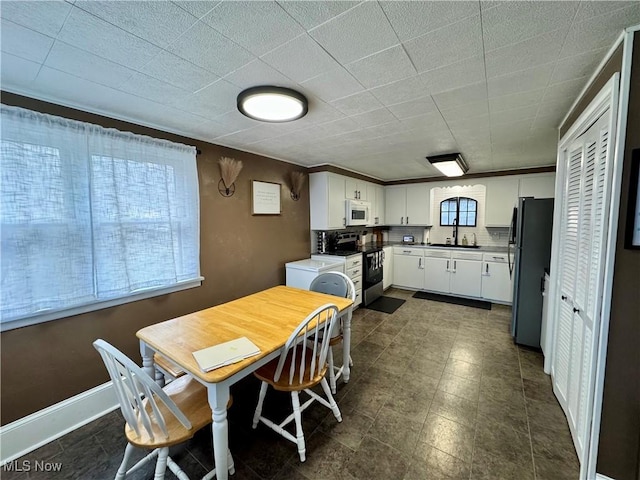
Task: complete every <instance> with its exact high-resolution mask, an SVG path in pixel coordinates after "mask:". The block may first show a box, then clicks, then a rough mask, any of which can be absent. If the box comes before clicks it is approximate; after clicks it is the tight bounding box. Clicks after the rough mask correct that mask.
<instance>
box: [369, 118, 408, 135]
mask: <svg viewBox="0 0 640 480" xmlns="http://www.w3.org/2000/svg"><path fill="white" fill-rule="evenodd" d="M406 129H407V126H406V125H404V124H403V123H402V122H391V123H385V124H384V125H376V126H375V127H369V128H367V129H366V130H367V135H371V136H372V137H386V136H393V135H397V134H400V133H402V132H404V131H405V130H406Z"/></svg>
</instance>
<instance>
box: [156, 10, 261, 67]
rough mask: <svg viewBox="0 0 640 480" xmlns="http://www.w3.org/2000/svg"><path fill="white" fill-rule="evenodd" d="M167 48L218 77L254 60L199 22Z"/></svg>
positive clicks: (238, 47)
mask: <svg viewBox="0 0 640 480" xmlns="http://www.w3.org/2000/svg"><path fill="white" fill-rule="evenodd" d="M167 50H168V51H169V52H171V53H173V54H175V55H177V56H179V57H181V58H184V59H185V60H188V61H190V62H191V63H193V64H195V65H197V66H199V67H202V68H204V69H205V70H209V71H211V72H213V73H215V74H216V75H218V76H220V77H223V76H225V75H226V74H228V73H230V72H232V71H234V70H236V69H238V68H240V67H241V66H243V65H245V64H247V63H249V62H250V61H252V60H254V59H255V57H254V56H253V55H252V54H251V53H249V52H248V51H247V50H245V49H244V48H242V47H241V46H240V45H238V44H236V43H234V42H232V41H231V40H229V39H228V38H226V37H224V36H223V35H222V34H221V33H219V32H217V31H216V30H214V29H213V28H211V27H209V26H208V25H206V24H204V23H202V22H198V23H196V24H195V25H194V26H193V27H192V28H191V29H189V30H188V31H187V32H186V33H185V34H184V35H182V36H181V37H180V38H179V39H178V40H177V41H176V42H174V43H173V44H172V45H170V46H169V47H168V48H167Z"/></svg>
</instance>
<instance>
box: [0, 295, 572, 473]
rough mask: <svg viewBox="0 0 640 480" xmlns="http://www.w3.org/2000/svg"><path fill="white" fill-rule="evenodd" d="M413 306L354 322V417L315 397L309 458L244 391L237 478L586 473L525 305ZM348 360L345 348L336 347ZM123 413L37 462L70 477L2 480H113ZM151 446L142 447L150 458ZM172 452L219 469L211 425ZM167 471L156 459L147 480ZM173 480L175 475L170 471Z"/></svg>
mask: <svg viewBox="0 0 640 480" xmlns="http://www.w3.org/2000/svg"><path fill="white" fill-rule="evenodd" d="M386 294H387V295H389V296H394V297H398V298H403V299H406V300H407V301H406V303H405V304H404V305H402V307H400V308H399V309H398V310H397V311H396V312H395V313H394V314H392V315H387V314H384V313H380V312H375V311H372V310H366V309H358V310H357V311H356V312H355V313H354V318H353V341H352V345H353V346H352V357H353V362H354V367H353V372H352V378H351V381H350V382H349V383H348V384H344V383H342V382H340V383H339V386H338V393H337V395H336V397H337V400H338V403H339V406H340V409H341V411H342V416H343V422H342V423H340V424H338V423H337V422H336V421H335V418H334V417H333V415H332V414H331V412H330V411H329V410H328V409H326V408H325V407H323V406H321V405H319V404H317V403H315V404H314V405H312V406H311V407H310V408H309V409H308V410H306V411H305V412H304V414H303V422H304V432H305V438H306V441H307V461H306V462H305V463H300V461H299V459H298V454H297V449H296V446H295V445H294V444H293V443H290V442H289V441H287V440H285V439H284V438H282V437H280V436H279V435H277V434H275V433H274V432H272V431H271V430H269V429H268V428H267V427H265V426H264V425H260V426H259V427H258V429H257V430H252V429H251V419H252V415H253V410H254V408H255V402H256V399H257V395H258V386H259V385H258V382H257V381H256V380H255V379H254V378H253V377H249V378H247V379H245V380H243V381H242V382H240V383H238V384H237V385H235V386H234V387H233V390H232V394H233V396H234V404H233V406H232V407H231V408H230V410H229V429H230V447H231V451H232V454H233V456H234V460H235V465H236V474H235V475H234V476H233V477H232V478H235V479H237V480H244V479H252V480H253V479H255V480H258V479H278V480H285V479H286V480H314V479H336V480H340V479H363V480H377V479H380V480H389V479H405V480H414V479H430V480H437V479H441V478H442V479H445V478H446V479H450V478H454V479H492V480H495V479H517V480H528V479H537V480H546V479H553V480H562V479H576V478H578V469H579V466H578V461H577V457H576V454H575V450H574V448H573V444H572V440H571V436H570V434H569V429H568V426H567V422H566V420H565V417H564V415H563V413H562V411H561V409H560V406H559V405H558V403H557V401H556V399H555V397H554V396H553V393H552V390H551V383H550V379H549V377H548V376H547V375H545V374H544V372H543V371H542V355H541V354H540V353H538V352H535V351H532V350H528V349H524V348H518V347H516V346H514V344H513V341H512V339H511V337H510V335H509V329H508V328H509V319H510V312H511V310H510V309H509V308H506V307H502V306H497V305H494V306H493V309H492V310H480V309H477V308H471V307H463V306H458V305H450V304H445V303H437V302H432V301H428V300H418V299H414V298H412V297H411V294H412V292H408V291H402V290H396V289H393V290H391V291H388V292H387V293H386ZM336 355H337V358H340V353H338V352H337V353H336ZM290 405H291V403H290V396H289V395H288V394H279V393H277V392H274V391H273V390H269V392H268V393H267V399H266V401H265V408H264V412H265V413H266V414H267V415H271V416H272V417H275V418H277V417H279V416H280V417H282V418H284V416H286V415H287V414H288V413H290V410H289V409H290ZM122 429H123V420H122V417H121V416H120V412H119V410H117V411H115V412H113V413H111V414H109V415H107V416H105V417H103V418H101V419H99V420H97V421H95V422H93V423H91V424H89V425H86V426H85V427H83V428H81V429H79V430H77V431H75V432H72V433H70V434H68V435H65V436H64V437H62V438H60V439H58V440H56V441H54V442H52V443H50V444H48V445H46V446H44V447H42V448H40V449H38V450H36V451H34V452H32V453H31V454H29V455H27V456H26V457H25V458H23V459H20V460H19V462H22V461H23V460H30V461H31V462H32V463H31V465H34V462H35V461H36V460H38V461H47V462H61V464H62V468H61V471H60V472H58V473H53V472H42V471H41V472H35V471H33V470H32V471H31V472H28V473H26V472H23V473H16V472H7V471H3V470H2V469H1V468H0V476H1V477H2V479H3V480H4V479H7V480H9V479H19V480H24V479H27V478H29V479H40V478H42V479H83V480H84V479H101V480H102V479H108V478H113V476H114V474H115V472H116V470H117V468H118V465H119V463H120V460H121V457H122V453H123V451H124V445H125V442H124V436H123V432H122ZM141 454H142V452H140V455H141ZM171 455H172V457H173V458H174V460H175V461H176V462H177V463H178V464H180V466H181V467H182V468H183V469H184V470H185V471H186V472H187V474H189V476H190V477H191V478H200V477H202V476H203V475H204V474H205V473H206V471H208V470H209V469H211V468H212V463H213V462H212V448H211V435H210V429H204V430H202V431H201V432H199V433H198V435H196V437H195V438H194V439H192V440H191V441H190V442H189V443H188V444H187V445H185V446H180V447H176V448H174V449H173V451H172V454H171ZM152 477H153V465H150V466H149V467H148V468H145V469H143V470H141V471H140V472H137V474H136V475H135V476H134V478H137V479H146V478H152ZM166 478H174V476H173V474H172V473H170V472H167V475H166Z"/></svg>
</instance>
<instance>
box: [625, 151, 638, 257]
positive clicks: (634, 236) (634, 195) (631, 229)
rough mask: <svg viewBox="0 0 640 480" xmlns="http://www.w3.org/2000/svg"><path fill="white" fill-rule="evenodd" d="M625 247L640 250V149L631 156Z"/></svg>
mask: <svg viewBox="0 0 640 480" xmlns="http://www.w3.org/2000/svg"><path fill="white" fill-rule="evenodd" d="M624 247H625V248H629V249H638V250H640V148H636V149H635V150H634V151H633V152H632V155H631V177H630V182H629V203H628V206H627V225H626V228H625V239H624Z"/></svg>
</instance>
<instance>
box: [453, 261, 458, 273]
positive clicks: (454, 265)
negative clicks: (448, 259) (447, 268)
mask: <svg viewBox="0 0 640 480" xmlns="http://www.w3.org/2000/svg"><path fill="white" fill-rule="evenodd" d="M457 266H458V264H457V262H456V261H455V260H454V261H453V271H454V272H455V271H456V267H457Z"/></svg>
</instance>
